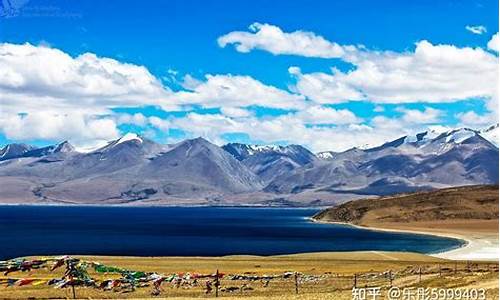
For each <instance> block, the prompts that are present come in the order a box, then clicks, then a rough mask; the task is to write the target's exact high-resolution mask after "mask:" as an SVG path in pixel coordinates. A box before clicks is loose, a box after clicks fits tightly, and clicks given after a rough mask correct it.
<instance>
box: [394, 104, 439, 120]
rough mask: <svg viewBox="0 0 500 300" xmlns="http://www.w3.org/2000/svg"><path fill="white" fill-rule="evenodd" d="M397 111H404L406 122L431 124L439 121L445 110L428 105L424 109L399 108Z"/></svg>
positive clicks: (403, 118)
mask: <svg viewBox="0 0 500 300" xmlns="http://www.w3.org/2000/svg"><path fill="white" fill-rule="evenodd" d="M397 111H399V112H401V113H403V117H402V121H403V122H406V123H409V124H411V123H417V124H430V123H436V122H439V118H440V117H441V116H442V115H443V112H442V111H441V110H439V109H434V108H431V107H426V108H425V109H424V110H423V111H421V110H418V109H405V108H398V109H397Z"/></svg>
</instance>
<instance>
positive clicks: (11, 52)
mask: <svg viewBox="0 0 500 300" xmlns="http://www.w3.org/2000/svg"><path fill="white" fill-rule="evenodd" d="M181 86H182V87H183V88H184V90H181V91H178V92H173V91H172V90H170V89H169V88H168V87H166V86H163V85H162V83H161V82H160V81H159V80H158V79H157V78H156V77H155V76H154V75H152V74H151V73H150V72H149V71H148V69H147V68H145V67H144V66H140V65H134V64H130V63H124V62H120V61H117V60H115V59H111V58H106V57H99V56H97V55H95V54H93V53H84V54H81V55H78V56H76V57H73V56H71V55H69V54H67V53H65V52H63V51H61V50H59V49H55V48H50V47H47V46H43V45H39V46H35V45H31V44H22V45H19V44H9V43H2V44H0V104H1V105H0V119H1V122H2V124H6V125H4V126H3V127H4V128H2V131H3V132H4V134H6V135H7V136H8V137H10V138H12V139H23V138H33V139H56V140H61V139H66V138H69V137H70V135H69V134H66V133H65V132H71V133H72V134H73V135H74V137H73V138H72V140H78V139H80V138H83V137H86V138H88V139H91V138H92V137H94V138H95V139H99V138H101V136H99V134H97V133H95V134H92V133H93V132H94V129H93V128H94V127H95V126H94V125H95V124H101V123H102V122H103V120H104V117H103V116H107V117H106V119H105V120H106V122H107V123H105V124H104V125H106V127H105V128H104V129H103V130H104V131H103V132H107V133H108V134H104V136H106V137H114V136H115V133H116V132H117V130H116V128H115V127H116V125H120V124H125V123H130V124H135V125H139V126H144V125H145V124H146V123H148V122H154V123H155V124H156V125H158V127H161V128H167V127H168V124H165V122H163V121H162V122H160V121H159V120H156V119H146V118H145V117H144V116H143V115H141V114H135V115H126V114H116V113H114V112H113V111H112V110H111V109H112V108H115V107H144V106H147V105H153V106H159V107H161V108H162V109H164V110H183V109H189V107H191V106H201V107H210V108H221V107H223V112H224V113H225V114H227V115H230V116H233V117H234V116H236V115H238V114H239V116H240V117H241V116H248V113H247V112H245V110H244V107H246V106H252V105H259V106H266V107H273V108H285V109H287V108H300V107H304V105H305V104H304V101H305V98H304V97H303V96H301V95H297V94H293V93H291V92H289V91H286V90H281V89H278V88H276V87H273V86H269V85H266V84H264V83H262V82H260V81H258V80H256V79H253V78H251V77H249V76H236V75H230V74H229V75H207V76H206V77H205V78H204V79H202V80H198V79H195V78H193V77H191V76H189V75H188V76H185V77H184V80H183V82H182V84H181ZM21 115H22V116H25V117H22V118H21V117H20V116H21ZM42 117H46V118H47V123H49V122H52V121H54V122H55V123H54V124H53V125H50V124H41V126H40V127H39V128H38V129H37V130H31V131H30V129H31V126H32V125H33V124H36V122H35V121H40V122H41V118H42ZM72 117H74V120H71V118H72ZM6 120H8V121H10V122H12V123H11V124H9V122H7V121H6ZM72 121H73V123H71V122H72ZM111 122H112V123H111ZM62 124H66V125H67V127H66V125H64V126H63V125H62ZM51 126H52V127H51ZM58 126H62V127H61V130H55V129H58V128H59V127H58ZM111 128H115V129H114V130H111ZM15 130H17V131H19V132H18V133H16V132H15ZM77 130H81V131H82V132H80V133H77V132H76V131H77ZM57 132H59V134H58V133H57Z"/></svg>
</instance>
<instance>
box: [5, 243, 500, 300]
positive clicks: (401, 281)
mask: <svg viewBox="0 0 500 300" xmlns="http://www.w3.org/2000/svg"><path fill="white" fill-rule="evenodd" d="M80 258H82V259H85V260H92V261H98V262H101V263H104V264H107V265H114V266H118V267H122V268H127V269H130V270H138V271H154V272H158V273H163V274H170V273H177V272H198V273H213V272H215V270H216V269H219V270H220V272H223V273H225V274H243V273H250V274H260V275H262V274H282V273H283V272H286V271H297V272H300V273H303V274H307V275H317V276H319V275H323V276H324V279H322V280H320V281H318V282H308V283H300V284H299V295H295V283H294V280H293V279H279V280H273V281H271V282H270V284H269V286H267V287H265V286H264V284H263V282H260V281H253V282H246V281H231V280H226V279H224V280H223V281H222V287H229V286H236V287H241V286H242V285H243V284H245V283H246V284H247V286H250V287H251V288H252V290H245V291H237V292H234V293H227V292H221V293H220V297H223V298H224V299H236V298H239V299H241V298H245V299H253V300H281V299H305V300H320V299H340V300H342V299H351V288H352V284H353V275H354V274H355V273H356V274H366V273H381V272H384V271H388V270H391V271H392V272H394V273H396V274H397V276H396V279H395V280H394V282H393V284H394V285H395V286H399V287H403V286H426V287H443V288H444V287H453V288H456V287H461V288H466V287H467V288H471V287H475V286H477V287H482V288H485V289H486V290H487V295H488V298H487V299H498V272H497V270H498V266H497V264H496V263H493V262H490V263H484V264H479V265H473V266H472V270H473V272H465V269H466V263H465V262H458V263H457V268H458V270H459V272H458V273H457V274H455V273H454V268H455V262H452V261H447V260H443V259H438V258H434V257H429V256H425V255H421V254H414V253H399V252H346V253H311V254H297V255H284V256H272V257H259V256H227V257H212V258H206V257H205V258H204V257H195V258H186V257H151V258H139V257H104V256H102V257H83V256H81V257H80ZM419 267H421V268H422V269H423V270H424V272H429V273H432V275H425V274H424V275H422V278H421V282H420V283H419V278H418V275H416V274H412V273H409V272H404V270H408V269H413V270H415V269H416V268H419ZM439 268H441V269H442V270H443V271H442V276H441V277H440V276H439V275H438V272H439V271H438V270H439ZM461 270H462V271H461ZM488 270H489V271H488ZM62 271H63V270H62V269H61V270H56V271H54V272H49V271H48V270H45V269H41V270H34V271H32V272H30V273H22V272H15V273H11V274H9V276H8V277H10V278H23V277H29V278H39V279H43V278H55V277H57V276H61V275H62ZM91 275H92V277H94V278H96V279H98V280H99V279H101V280H102V279H109V278H112V277H113V276H110V275H104V274H95V273H91ZM2 276H3V275H2ZM0 278H2V277H0ZM357 283H358V286H364V285H368V286H381V287H383V290H384V289H387V288H388V286H389V280H388V279H386V278H384V277H381V278H380V277H379V278H377V279H368V278H363V277H360V276H358V279H357ZM151 290H152V288H151V287H145V288H138V289H137V290H136V291H134V292H131V293H121V292H112V291H101V290H97V289H93V288H83V287H77V288H76V295H77V296H78V298H85V299H88V298H92V299H101V298H115V299H124V298H142V299H144V298H151ZM161 297H168V299H178V300H181V299H196V298H213V297H214V293H211V294H209V295H206V294H205V293H204V290H203V282H202V283H201V284H200V286H196V287H192V288H183V287H180V288H175V287H173V286H172V285H171V284H163V292H162V294H161V296H160V297H158V298H160V299H161ZM0 298H2V299H26V298H32V299H50V298H51V299H58V298H72V291H71V289H70V288H66V289H55V288H53V287H50V286H46V285H40V286H22V287H0ZM155 299H156V298H155ZM381 299H384V298H381Z"/></svg>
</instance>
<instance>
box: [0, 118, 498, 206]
mask: <svg viewBox="0 0 500 300" xmlns="http://www.w3.org/2000/svg"><path fill="white" fill-rule="evenodd" d="M497 130H498V126H492V127H490V128H488V129H487V130H484V131H474V130H471V129H467V128H461V129H453V130H449V131H446V132H432V131H429V132H423V133H420V134H417V135H416V136H405V137H401V138H399V139H396V140H394V141H390V142H387V143H385V144H383V145H380V146H378V147H374V148H368V149H359V148H353V149H349V150H346V151H344V152H323V153H319V154H317V155H315V154H313V153H311V152H310V151H309V150H307V149H306V148H304V147H302V146H300V145H289V146H255V145H245V144H237V143H232V144H227V145H224V146H222V147H219V146H217V145H214V144H212V143H210V142H208V141H206V140H204V139H202V138H197V139H191V140H185V141H182V142H180V143H177V144H172V145H161V144H158V143H156V142H154V141H151V140H149V139H147V138H144V137H141V136H137V135H135V134H126V135H124V136H123V137H121V138H120V139H117V140H114V141H110V142H109V143H108V144H107V145H106V146H104V147H102V148H99V149H95V150H93V151H90V152H86V153H82V152H78V151H77V150H75V148H74V147H73V146H72V145H71V144H70V143H68V142H62V143H60V144H57V145H51V146H47V147H41V148H37V147H34V146H30V145H24V144H10V145H6V146H5V147H4V148H3V149H1V150H0V202H8V203H27V202H29V203H92V204H123V203H127V204H161V205H180V204H182V205H228V204H230V205H246V204H250V205H294V206H295V205H308V206H310V205H329V204H334V203H339V202H342V201H346V200H349V199H353V198H359V197H364V196H380V195H389V194H397V193H404V192H413V191H419V190H430V189H435V188H442V187H449V186H457V185H474V184H496V183H498V148H497V146H495V145H494V144H493V143H492V142H490V141H488V140H487V138H495V137H496V136H497V135H496V134H495V132H496V131H497Z"/></svg>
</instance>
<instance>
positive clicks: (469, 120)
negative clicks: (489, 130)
mask: <svg viewBox="0 0 500 300" xmlns="http://www.w3.org/2000/svg"><path fill="white" fill-rule="evenodd" d="M456 117H457V118H458V119H459V120H460V122H461V123H462V124H463V125H464V126H466V127H477V126H485V125H490V124H493V123H495V122H498V120H497V118H496V117H495V115H494V114H491V113H488V114H483V115H479V114H477V113H475V112H474V111H467V112H464V113H458V114H457V115H456Z"/></svg>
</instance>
